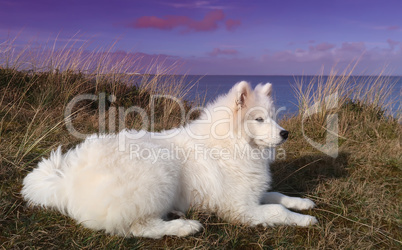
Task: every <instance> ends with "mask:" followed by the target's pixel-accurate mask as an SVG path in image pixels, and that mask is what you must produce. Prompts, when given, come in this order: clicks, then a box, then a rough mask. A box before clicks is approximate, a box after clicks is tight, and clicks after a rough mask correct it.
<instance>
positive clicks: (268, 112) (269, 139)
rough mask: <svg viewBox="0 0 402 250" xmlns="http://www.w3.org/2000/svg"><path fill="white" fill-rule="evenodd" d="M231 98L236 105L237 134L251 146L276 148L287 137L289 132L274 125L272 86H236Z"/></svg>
mask: <svg viewBox="0 0 402 250" xmlns="http://www.w3.org/2000/svg"><path fill="white" fill-rule="evenodd" d="M229 93H231V94H230V95H228V96H232V97H234V98H233V99H232V102H233V105H234V114H235V115H234V119H235V123H236V124H237V126H235V127H237V130H238V133H241V136H242V137H243V138H245V139H247V140H249V142H250V143H251V144H255V145H257V146H259V147H275V146H277V145H279V144H281V143H283V142H284V141H286V139H287V138H288V134H289V133H288V131H286V130H285V129H283V128H282V127H280V126H279V125H278V124H277V123H276V122H275V118H276V117H275V116H276V112H275V107H274V105H273V100H272V84H270V83H267V84H259V85H257V86H256V87H255V89H254V90H252V89H251V87H250V84H249V83H248V82H245V81H242V82H239V83H237V84H236V85H235V86H234V87H233V88H232V89H231V90H230V92H229Z"/></svg>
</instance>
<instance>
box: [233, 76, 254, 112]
mask: <svg viewBox="0 0 402 250" xmlns="http://www.w3.org/2000/svg"><path fill="white" fill-rule="evenodd" d="M233 88H234V91H235V92H236V106H237V107H238V108H239V109H240V108H243V107H245V106H246V100H247V98H248V97H249V95H250V93H251V88H250V84H249V83H248V82H246V81H241V82H239V83H237V84H236V85H235V86H234V87H233Z"/></svg>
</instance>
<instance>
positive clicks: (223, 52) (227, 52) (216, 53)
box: [207, 48, 239, 56]
mask: <svg viewBox="0 0 402 250" xmlns="http://www.w3.org/2000/svg"><path fill="white" fill-rule="evenodd" d="M207 54H208V55H210V56H219V55H237V54H239V51H237V50H235V49H219V48H214V49H213V50H212V51H211V52H209V53H207Z"/></svg>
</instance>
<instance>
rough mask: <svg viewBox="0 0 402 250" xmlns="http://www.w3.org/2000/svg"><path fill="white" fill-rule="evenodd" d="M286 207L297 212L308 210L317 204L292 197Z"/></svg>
mask: <svg viewBox="0 0 402 250" xmlns="http://www.w3.org/2000/svg"><path fill="white" fill-rule="evenodd" d="M285 206H286V207H287V208H290V209H295V210H308V209H312V208H313V207H315V203H314V202H313V201H312V200H310V199H306V198H295V197H292V199H291V200H289V201H288V202H287V204H285Z"/></svg>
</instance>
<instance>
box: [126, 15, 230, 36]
mask: <svg viewBox="0 0 402 250" xmlns="http://www.w3.org/2000/svg"><path fill="white" fill-rule="evenodd" d="M224 19H225V14H224V13H223V11H222V10H212V11H210V12H208V13H207V14H206V15H205V17H204V18H203V19H202V20H194V19H192V18H190V17H187V16H172V15H171V16H165V17H164V18H159V17H155V16H143V17H140V18H138V19H137V20H135V21H134V22H133V23H131V24H129V25H128V27H132V28H137V29H144V28H154V29H160V30H171V29H174V28H177V27H183V28H185V32H189V31H196V32H198V31H213V30H216V29H217V28H218V23H219V22H221V21H223V20H224Z"/></svg>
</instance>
